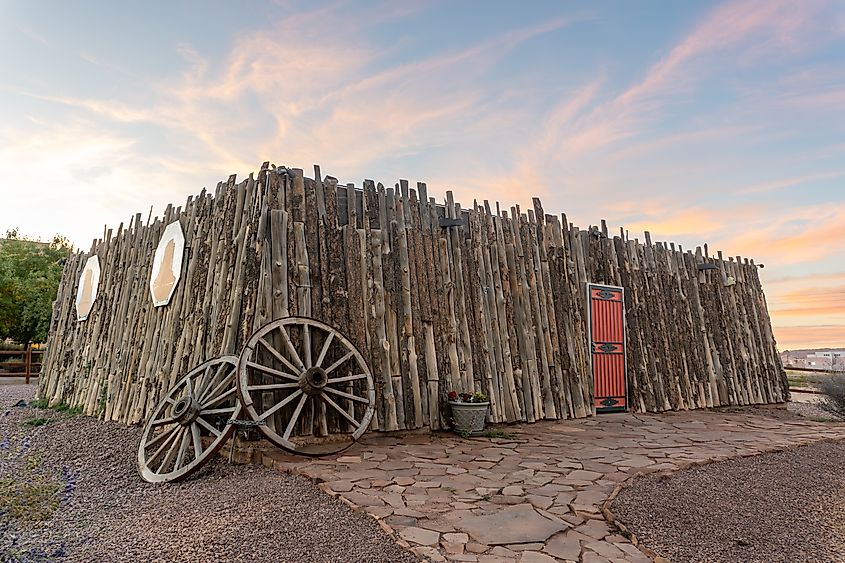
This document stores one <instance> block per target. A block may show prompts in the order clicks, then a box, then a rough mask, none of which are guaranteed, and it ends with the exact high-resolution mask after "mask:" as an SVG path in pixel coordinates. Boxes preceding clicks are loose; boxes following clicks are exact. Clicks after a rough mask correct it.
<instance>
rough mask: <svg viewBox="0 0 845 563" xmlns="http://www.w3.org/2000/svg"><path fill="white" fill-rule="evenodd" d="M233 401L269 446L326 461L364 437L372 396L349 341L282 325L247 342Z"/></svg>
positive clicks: (299, 321)
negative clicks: (320, 456)
mask: <svg viewBox="0 0 845 563" xmlns="http://www.w3.org/2000/svg"><path fill="white" fill-rule="evenodd" d="M238 395H239V396H240V398H241V403H242V404H243V407H244V411H245V413H246V415H247V416H248V417H249V418H250V419H252V420H253V421H255V422H256V423H258V424H259V426H258V428H259V430H260V431H261V432H262V433H263V434H264V436H265V437H266V438H267V439H268V440H270V441H271V442H272V443H274V444H276V445H277V446H279V447H281V448H283V449H285V450H287V451H289V452H292V453H296V454H303V455H329V454H332V453H337V452H339V451H342V450H344V449H346V448H347V447H349V446H350V445H352V444H353V443H354V441H355V440H357V439H358V438H360V437H361V435H362V434H363V433H364V432H366V430H367V427H368V426H369V425H370V421H371V420H372V417H373V411H374V408H375V396H376V393H375V387H374V385H373V377H372V374H371V373H370V368H369V367H368V366H367V363H366V362H365V361H364V357H363V356H362V355H361V353H360V352H359V351H358V349H357V348H356V347H355V345H354V344H352V342H350V341H349V339H348V338H346V337H345V336H344V335H343V334H341V333H340V332H339V331H337V330H335V329H334V328H332V327H331V326H329V325H327V324H325V323H322V322H320V321H317V320H314V319H310V318H306V317H288V318H285V319H279V320H275V321H272V322H270V323H268V324H266V325H264V326H263V327H262V328H261V329H259V330H258V331H257V332H256V333H255V334H253V335H252V336H251V337H250V339H249V342H247V344H246V347H245V348H244V350H243V352H241V357H240V362H239V364H238Z"/></svg>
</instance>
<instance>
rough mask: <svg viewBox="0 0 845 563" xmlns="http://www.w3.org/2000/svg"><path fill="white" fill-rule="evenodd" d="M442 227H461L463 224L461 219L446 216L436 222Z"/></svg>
mask: <svg viewBox="0 0 845 563" xmlns="http://www.w3.org/2000/svg"><path fill="white" fill-rule="evenodd" d="M438 224H439V225H440V226H441V227H443V228H444V229H446V228H448V227H461V226H463V224H464V220H463V219H450V218H448V217H441V218H440V221H439V223H438Z"/></svg>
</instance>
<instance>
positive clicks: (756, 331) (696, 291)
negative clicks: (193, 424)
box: [39, 164, 788, 430]
mask: <svg viewBox="0 0 845 563" xmlns="http://www.w3.org/2000/svg"><path fill="white" fill-rule="evenodd" d="M176 219H178V220H179V221H180V222H181V224H182V228H183V231H184V233H185V239H186V245H185V259H184V261H183V265H182V278H181V280H180V281H179V284H178V288H177V290H176V293H175V294H174V296H173V299H172V301H171V302H170V304H169V305H168V306H165V307H160V308H154V307H153V304H152V301H151V298H150V295H149V290H148V283H149V278H150V269H151V266H152V258H153V254H154V251H155V247H156V245H157V243H158V241H159V238H160V236H161V233H162V231H163V229H164V227H165V226H166V225H167V224H168V223H170V222H171V221H174V220H176ZM91 253H96V254H98V255H99V257H100V262H101V265H102V279H101V282H100V288H99V293H98V296H97V300H96V302H95V304H94V308H93V310H92V312H91V314H90V316H89V318H88V320H87V321H84V322H77V320H76V315H75V310H74V297H75V295H76V287H77V283H78V280H79V277H80V272H81V269H82V267H83V264H84V262H85V259H86V258H87V256H89V255H91ZM705 263H706V264H713V265H715V269H710V270H706V271H700V270H699V265H700V264H705ZM730 278H733V279H735V280H736V283H735V284H733V285H731V284H730V282H729V281H728V280H729V279H730ZM587 282H596V283H605V284H609V285H618V286H622V287H624V288H625V300H626V301H625V310H626V317H627V343H628V348H627V349H628V355H627V361H628V380H629V389H630V404H631V405H632V406H633V408H634V409H636V410H640V411H663V410H667V409H688V408H700V407H711V406H719V405H744V404H753V403H768V402H779V401H783V400H785V399H786V398H787V397H788V387H787V383H786V377H785V374H784V371H783V368H782V366H781V363H780V361H779V359H778V356H777V350H776V347H775V342H774V338H773V335H772V329H771V323H770V320H769V316H768V312H767V309H766V302H765V297H764V295H763V291H762V288H761V285H760V280H759V277H758V270H757V267H756V266H755V265H754V263H753V261H751V262H749V261H748V260H743V259H741V258H740V257H737V258H736V259H733V258H729V259H723V257H722V255H721V253H719V254H718V256H715V257H714V256H711V255H709V254H708V252H707V247H706V246H705V247H704V250H703V251H702V250H701V249H696V251H695V253H692V252H689V251H686V252H685V251H683V249H681V248H680V247H678V248H675V245H674V244H666V243H652V241H651V240H650V239H649V236H648V234H647V233H646V240H645V241H644V243H640V242H639V241H638V240H636V239H634V240H631V239H629V238H628V236H627V234H626V233H625V232H620V233H619V235H617V236H612V235H610V234H609V233H608V232H607V229H606V227H605V226H604V222H602V226H601V227H591V228H589V229H587V230H580V229H578V228H577V227H574V226H572V225H571V224H570V223H568V222H567V219H566V216H565V215H561V216H557V215H547V214H546V213H545V211H544V210H543V208H542V206H541V204H540V201H539V200H536V199H535V200H534V205H533V209H529V210H527V212H524V211H522V210H520V209H519V208H518V207H511V208H510V210H507V211H506V210H500V209H499V206H498V204H496V207H495V210H491V207H490V205H489V204H488V203H487V202H486V201H485V202H484V203H483V204H477V203H474V204H473V206H472V207H471V208H470V209H468V210H466V209H463V208H462V207H461V205H460V204H458V203H456V202H454V201H453V198H452V194H451V193H448V194H447V199H446V201H445V204H441V205H436V204H435V201H434V199H433V198H432V199H429V198H428V197H427V194H426V186H425V184H417V189H412V188H410V187H409V186H408V183H407V182H405V181H401V182H400V183H399V184H397V185H396V186H395V188H387V189H385V188H384V187H383V186H382V185H381V184H378V185H376V184H374V183H373V182H372V181H365V182H364V184H363V187H362V189H356V188H354V186H353V185H351V184H349V185H347V186H339V185H338V183H337V180H336V179H334V178H331V177H326V178H325V179H323V178H321V175H320V170H319V168H318V167H315V179H310V178H305V177H304V175H303V173H302V171H301V170H284V169H279V171H277V170H276V169H274V168H273V167H270V166H268V165H267V164H265V166H264V167H262V169H261V171H260V172H259V173H258V175H257V177H255V178H254V177H253V176H252V175H250V177H249V178H248V179H246V180H244V181H242V182H240V183H236V182H235V178H234V176H233V177H230V178H229V180H228V182H225V183H221V184H219V185H218V186H217V189H216V191H215V193H214V195H213V196H212V195H211V194H207V193H205V191H204V190H203V192H202V193H201V194H200V195H199V196H198V197H196V198H189V199H188V201H187V203H186V204H185V206H184V208H174V207H172V206H171V207H168V208H167V210H166V212H165V214H164V217H162V218H155V219H153V220H150V218H148V219H147V221H146V222H144V221H142V217H141V215H140V214H139V215H136V216H135V217H134V218H133V219H132V220H131V221H130V223H129V226H128V228H124V227H123V225H121V226H120V227H119V228H118V229H117V231H116V232H113V231H111V230H107V231H106V232H105V233H104V235H103V238H102V239H100V240H96V241H94V244H93V246H92V248H91V251H90V252H89V253H87V254H86V253H79V254H77V255H75V256H73V257H71V259H70V260H69V261H68V263H67V265H66V268H65V274H64V277H63V280H62V283H61V285H60V287H59V293H58V298H57V300H56V302H55V306H54V314H53V324H52V330H51V334H50V339H49V348H48V350H49V352H48V355H47V358H46V359H45V365H44V368H43V372H42V377H41V379H40V383H39V394H40V395H41V396H42V397H46V398H49V400H50V401H51V402H58V401H66V402H68V403H70V404H72V405H80V406H82V407H83V408H84V411H85V412H86V413H87V414H91V415H96V416H99V417H101V418H105V419H108V420H117V421H122V422H125V423H130V424H134V423H138V422H141V421H142V420H144V418H145V417H146V416H147V414H148V413H149V412H150V409H152V407H153V406H154V405H155V404H156V402H157V401H158V399H159V397H160V396H161V395H162V393H164V392H165V391H166V390H167V389H168V388H169V387H170V386H171V385H172V384H173V383H174V382H175V381H176V379H177V377H178V375H179V374H180V373H184V372H186V371H187V370H189V369H190V368H191V367H192V366H194V365H196V364H199V363H200V362H201V361H203V360H205V359H208V358H211V357H214V356H218V355H221V354H237V353H238V352H239V351H240V347H241V346H242V343H243V342H244V341H245V340H246V339H247V338H248V337H249V335H250V334H251V333H252V332H253V331H254V330H255V329H257V328H258V327H259V326H261V325H263V324H264V323H265V322H267V321H269V320H272V319H275V318H280V317H285V316H288V315H307V316H312V317H315V318H318V319H320V320H323V321H325V322H327V323H329V324H331V325H333V326H335V327H337V328H338V329H340V330H341V331H342V332H344V333H345V334H347V335H349V337H350V339H351V340H352V341H353V342H354V343H355V344H356V345H357V346H358V347H359V348H360V349H361V350H362V351H363V352H364V354H365V356H366V357H367V360H368V362H369V363H370V366H371V368H372V371H373V375H374V377H375V380H376V388H377V406H376V417H375V418H374V422H373V427H374V428H377V429H379V430H395V429H404V428H420V427H424V426H428V427H430V428H432V429H438V428H442V427H444V426H445V425H446V424H447V412H446V411H445V410H444V406H445V405H446V393H447V392H448V391H450V390H470V391H472V390H481V391H483V392H484V393H486V394H487V395H489V397H490V399H491V411H490V418H491V420H492V421H494V422H505V421H535V420H538V419H544V418H545V419H557V418H571V417H584V416H588V415H591V414H593V413H594V408H593V400H592V378H591V375H590V367H589V349H588V336H587V324H586V318H587V314H586V313H587V310H586V307H587V304H586V299H585V295H586V290H585V286H586V284H587Z"/></svg>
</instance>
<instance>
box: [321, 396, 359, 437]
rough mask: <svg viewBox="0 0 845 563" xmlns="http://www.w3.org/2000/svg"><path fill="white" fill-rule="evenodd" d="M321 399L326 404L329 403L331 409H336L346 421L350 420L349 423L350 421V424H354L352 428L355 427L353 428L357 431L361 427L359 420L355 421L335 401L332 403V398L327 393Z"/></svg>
mask: <svg viewBox="0 0 845 563" xmlns="http://www.w3.org/2000/svg"><path fill="white" fill-rule="evenodd" d="M321 398H322V399H323V400H324V401H325V402H326V403H328V404H329V405H330V406H331V407H333V408H334V409H335V410H336V411H337V412H338V413H339V414H340V415H341V416H342V417H343V418H345V419H346V420H348V421H349V423H350V424H352V427H353V428H356V429H357V428H358V427H359V426H361V423H360V422H358V421H357V420H355V419H354V418H353V417H352V416H351V415H350V414H349V413H348V412H346V411H345V410H343V409H342V408H340V406H339V405H338V404H337V403H335V402H334V401H332V399H331V397H329V396H328V395H326V394H325V393H323V394H322V395H321Z"/></svg>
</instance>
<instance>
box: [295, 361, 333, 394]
mask: <svg viewBox="0 0 845 563" xmlns="http://www.w3.org/2000/svg"><path fill="white" fill-rule="evenodd" d="M328 382H329V376H328V374H327V373H326V370H324V369H323V368H321V367H313V368H311V369H307V370H305V371H304V372H302V375H300V376H299V388H300V389H302V390H303V391H304V392H305V393H307V394H308V395H319V394H320V390H321V389H322V388H323V387H325V386H326V384H327V383H328Z"/></svg>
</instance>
